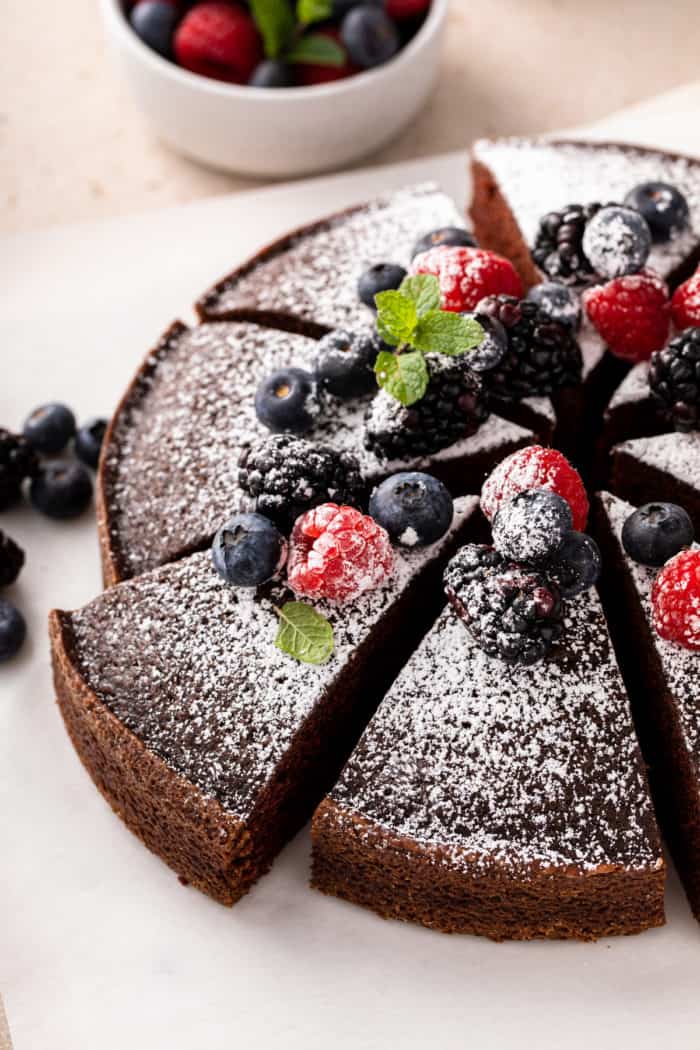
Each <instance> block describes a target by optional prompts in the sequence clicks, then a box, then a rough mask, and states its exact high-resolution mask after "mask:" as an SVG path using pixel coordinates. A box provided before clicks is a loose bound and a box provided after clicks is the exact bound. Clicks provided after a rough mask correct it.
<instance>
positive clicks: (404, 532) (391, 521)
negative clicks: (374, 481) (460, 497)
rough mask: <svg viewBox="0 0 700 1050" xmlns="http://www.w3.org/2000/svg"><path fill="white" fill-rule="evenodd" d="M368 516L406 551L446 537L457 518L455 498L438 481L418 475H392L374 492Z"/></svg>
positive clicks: (426, 475) (412, 473)
mask: <svg viewBox="0 0 700 1050" xmlns="http://www.w3.org/2000/svg"><path fill="white" fill-rule="evenodd" d="M369 513H370V515H371V517H373V518H374V520H375V521H376V522H378V523H379V524H380V525H381V526H383V528H385V529H386V531H387V532H388V533H389V535H390V536H391V538H392V540H393V541H394V543H400V544H401V545H402V546H403V547H424V546H426V545H427V544H429V543H435V541H436V540H439V539H440V537H441V536H444V535H445V533H446V532H447V530H448V529H449V527H450V525H451V524H452V518H453V516H454V506H453V503H452V497H451V496H450V494H449V492H448V491H447V489H446V488H445V486H444V485H443V483H442V482H441V481H438V479H437V478H434V477H432V476H431V475H430V474H421V473H419V472H418V471H407V472H405V473H401V474H393V475H392V476H391V477H390V478H387V479H386V481H382V483H381V484H380V485H377V487H376V488H375V489H374V491H373V492H372V495H371V496H370V500H369Z"/></svg>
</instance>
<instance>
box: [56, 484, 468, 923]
mask: <svg viewBox="0 0 700 1050" xmlns="http://www.w3.org/2000/svg"><path fill="white" fill-rule="evenodd" d="M475 506H476V501H475V499H473V498H468V499H464V500H458V501H457V502H456V504H455V515H454V519H453V523H452V526H451V528H450V530H449V531H448V533H447V534H446V535H445V536H444V537H443V538H442V539H441V540H440V541H439V542H438V543H436V544H434V545H433V546H432V547H428V548H422V549H418V548H416V549H414V550H413V551H410V552H408V553H404V552H403V551H401V552H400V551H398V550H397V551H396V564H395V569H394V572H393V574H392V576H391V577H390V578H389V579H388V580H387V581H386V582H385V583H384V584H383V585H382V586H380V587H379V588H377V589H375V590H373V591H370V592H367V593H365V594H363V595H362V596H361V597H360V598H358V599H356V600H355V601H354V602H350V603H348V604H345V605H342V606H330V605H328V604H327V603H324V602H319V603H318V604H317V605H316V608H317V609H318V611H319V612H321V613H323V614H324V615H325V616H326V617H327V618H328V619H329V620H330V622H331V624H332V626H333V631H334V640H335V648H334V652H333V655H332V656H331V658H330V660H329V661H328V662H327V663H325V664H323V665H321V666H315V665H311V664H307V663H298V662H297V661H296V660H294V659H293V658H292V657H291V656H288V655H286V654H285V653H283V652H281V651H280V650H279V649H278V648H276V646H275V644H274V640H275V635H276V632H277V626H278V617H277V614H276V613H275V606H277V607H279V606H280V605H281V604H282V603H283V602H284V601H285V600H286V598H288V597H289V595H288V594H287V595H285V593H284V592H283V590H282V588H280V587H277V588H275V587H273V588H272V589H271V590H268V591H264V592H263V591H259V592H258V593H257V596H253V595H252V593H251V592H248V591H241V590H238V589H235V588H233V587H229V586H227V585H226V584H225V583H224V582H223V581H222V580H221V579H220V577H219V576H218V575H217V574H216V572H215V571H214V569H213V567H212V564H211V557H210V555H209V553H208V552H201V553H199V554H194V555H191V556H190V557H189V558H186V559H184V560H182V561H180V562H177V563H176V564H173V565H169V566H166V567H164V568H161V569H158V570H155V571H154V572H151V573H148V574H146V575H143V576H141V577H139V578H137V579H134V580H129V581H127V582H125V583H122V584H119V585H118V586H116V587H112V588H110V589H109V590H107V591H105V592H104V594H102V595H100V597H98V598H96V599H95V600H94V601H92V602H90V604H88V605H87V606H85V607H84V608H83V609H81V610H79V611H77V612H70V613H69V612H53V613H52V614H51V620H50V631H51V643H52V651H53V664H54V676H55V686H56V694H57V697H58V703H59V705H60V708H61V712H62V714H63V718H64V720H65V723H66V726H67V728H68V732H69V733H70V736H71V738H72V741H73V743H74V745H75V748H76V750H77V752H78V755H79V756H80V759H81V760H82V762H83V764H84V765H85V767H86V769H87V771H88V772H89V773H90V776H91V777H92V778H93V780H94V781H95V783H96V785H97V787H98V788H99V789H100V791H101V792H102V794H103V795H104V796H105V798H106V799H107V801H108V802H109V803H110V805H111V806H112V808H113V809H114V810H115V812H116V813H117V814H118V815H119V816H120V817H121V818H122V819H123V820H124V821H125V822H126V824H127V825H128V826H129V828H130V829H131V830H132V831H134V832H135V833H136V834H137V835H138V836H139V837H140V838H141V839H142V840H143V842H144V843H145V844H146V845H147V846H148V847H149V848H150V849H151V850H153V851H154V852H155V853H157V854H158V855H159V856H160V857H162V858H163V860H165V861H166V862H167V863H168V864H169V865H170V866H171V867H172V868H173V869H174V870H175V871H176V872H177V874H178V875H179V876H180V877H181V879H183V880H185V881H186V882H189V883H192V884H193V885H194V886H196V887H197V888H198V889H200V890H202V891H203V892H205V893H208V894H209V895H210V896H212V897H214V898H215V899H216V900H218V901H221V902H222V903H223V904H233V903H235V901H236V900H238V898H239V897H240V896H241V895H242V894H244V893H245V892H246V891H247V890H248V889H249V888H250V886H251V885H252V884H253V882H255V880H256V879H257V878H258V877H259V876H260V875H262V874H263V873H264V872H265V871H266V870H267V869H268V867H269V866H270V864H271V862H272V860H273V858H274V856H275V854H276V853H277V852H278V851H279V850H280V849H281V848H282V846H283V845H284V843H285V842H286V841H287V840H288V839H289V838H290V837H291V836H292V835H293V834H294V833H295V832H296V831H297V830H298V829H299V828H300V827H301V826H302V825H303V824H304V822H305V821H306V820H307V819H308V818H309V817H310V815H311V813H312V811H313V808H314V806H315V805H316V804H317V803H318V802H319V801H320V799H321V798H322V796H323V793H324V791H326V790H328V788H329V787H330V786H331V785H332V783H333V781H334V779H335V777H336V776H337V774H338V772H339V770H340V768H341V767H342V764H343V762H344V761H345V759H346V758H347V756H348V754H349V752H350V750H351V748H352V746H353V744H354V743H355V742H356V740H357V738H358V736H359V734H360V732H361V730H362V728H363V727H364V725H365V724H366V722H367V720H368V718H369V717H370V716H371V714H372V712H373V710H374V708H375V707H376V704H377V702H378V701H379V700H380V698H381V696H382V693H383V692H384V691H385V690H386V688H387V687H388V686H389V684H390V682H391V681H392V679H393V677H394V676H395V675H396V673H397V672H398V670H399V668H400V667H401V666H402V665H403V663H404V662H405V660H406V657H407V655H408V654H409V652H410V651H411V649H412V648H414V647H415V645H416V644H417V642H418V640H419V639H420V637H421V634H422V633H423V632H424V631H425V630H426V629H427V627H428V625H429V624H430V622H431V620H432V618H433V616H434V615H435V614H436V613H437V611H438V610H439V608H440V604H441V601H442V598H441V595H442V590H441V587H440V574H441V570H442V566H443V563H444V561H445V560H446V558H447V557H448V556H449V555H450V554H451V553H452V552H453V551H454V549H455V547H456V546H457V545H458V544H459V543H460V542H464V540H465V538H466V537H467V535H468V534H469V532H470V530H471V529H472V528H473V513H474V510H475Z"/></svg>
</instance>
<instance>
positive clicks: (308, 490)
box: [238, 434, 365, 532]
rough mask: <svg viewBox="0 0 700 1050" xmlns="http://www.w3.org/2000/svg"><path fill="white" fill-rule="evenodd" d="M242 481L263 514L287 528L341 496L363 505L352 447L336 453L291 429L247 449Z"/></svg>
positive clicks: (355, 504) (241, 466)
mask: <svg viewBox="0 0 700 1050" xmlns="http://www.w3.org/2000/svg"><path fill="white" fill-rule="evenodd" d="M238 481H239V484H240V486H241V488H242V489H243V491H244V492H246V493H247V494H248V495H249V496H251V497H252V498H253V499H254V500H255V509H256V511H257V512H258V513H259V514H263V515H264V516H265V517H267V518H270V520H271V521H273V522H274V523H275V524H276V525H278V526H279V528H281V529H282V530H283V531H284V532H289V530H290V529H291V527H292V525H293V524H294V522H295V520H296V519H297V518H298V517H299V515H300V514H303V513H304V511H307V510H310V509H311V507H316V506H318V504H319V503H328V502H329V501H337V502H338V503H351V504H353V505H354V506H362V505H363V502H364V495H365V485H364V482H363V480H362V476H361V474H360V467H359V464H358V462H357V460H356V459H355V457H354V456H353V455H351V454H350V453H349V452H336V451H335V450H334V449H332V448H327V447H326V446H325V445H314V444H312V443H311V442H310V441H305V440H304V439H303V438H297V437H292V436H291V435H289V434H284V435H282V434H281V435H277V436H275V437H269V438H267V440H265V441H263V442H262V443H261V444H259V445H256V446H253V447H252V448H249V449H246V450H245V451H244V453H243V455H242V457H241V463H240V470H239V474H238Z"/></svg>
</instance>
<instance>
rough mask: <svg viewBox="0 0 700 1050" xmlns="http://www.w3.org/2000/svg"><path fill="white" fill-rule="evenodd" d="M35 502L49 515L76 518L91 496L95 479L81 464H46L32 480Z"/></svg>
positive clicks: (54, 462) (56, 461) (37, 507)
mask: <svg viewBox="0 0 700 1050" xmlns="http://www.w3.org/2000/svg"><path fill="white" fill-rule="evenodd" d="M30 497H31V501H32V503H33V505H34V506H35V507H36V509H37V510H40V511H41V513H42V514H46V515H47V516H48V517H49V518H75V517H77V516H78V515H79V514H82V512H83V511H84V510H85V508H86V507H87V505H88V503H89V502H90V499H91V498H92V481H91V480H90V475H89V474H88V472H87V470H86V469H85V467H84V466H83V465H82V463H69V462H62V461H60V460H55V461H53V462H51V463H46V464H45V465H44V466H43V467H42V468H41V469H40V471H39V473H38V474H37V475H36V477H35V478H34V479H33V481H32V485H31V489H30Z"/></svg>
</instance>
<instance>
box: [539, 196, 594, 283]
mask: <svg viewBox="0 0 700 1050" xmlns="http://www.w3.org/2000/svg"><path fill="white" fill-rule="evenodd" d="M601 208H602V204H585V205H584V204H567V206H566V207H565V208H562V210H561V211H550V212H548V213H547V214H546V215H545V216H544V217H543V218H542V219H540V225H539V229H538V231H537V236H536V237H535V246H534V248H533V249H532V258H533V259H534V261H535V263H536V264H537V266H539V268H540V270H542V272H543V273H546V274H547V276H548V277H551V278H553V280H555V281H561V282H562V284H569V285H585V284H590V283H591V282H592V281H593V280H595V271H594V269H593V267H592V266H591V264H590V262H589V260H588V259H587V258H586V256H585V255H584V252H583V234H584V231H585V229H586V223H587V222H588V221H589V219H592V218H593V216H594V215H596V214H597V213H598V212H599V211H600V209H601Z"/></svg>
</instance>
